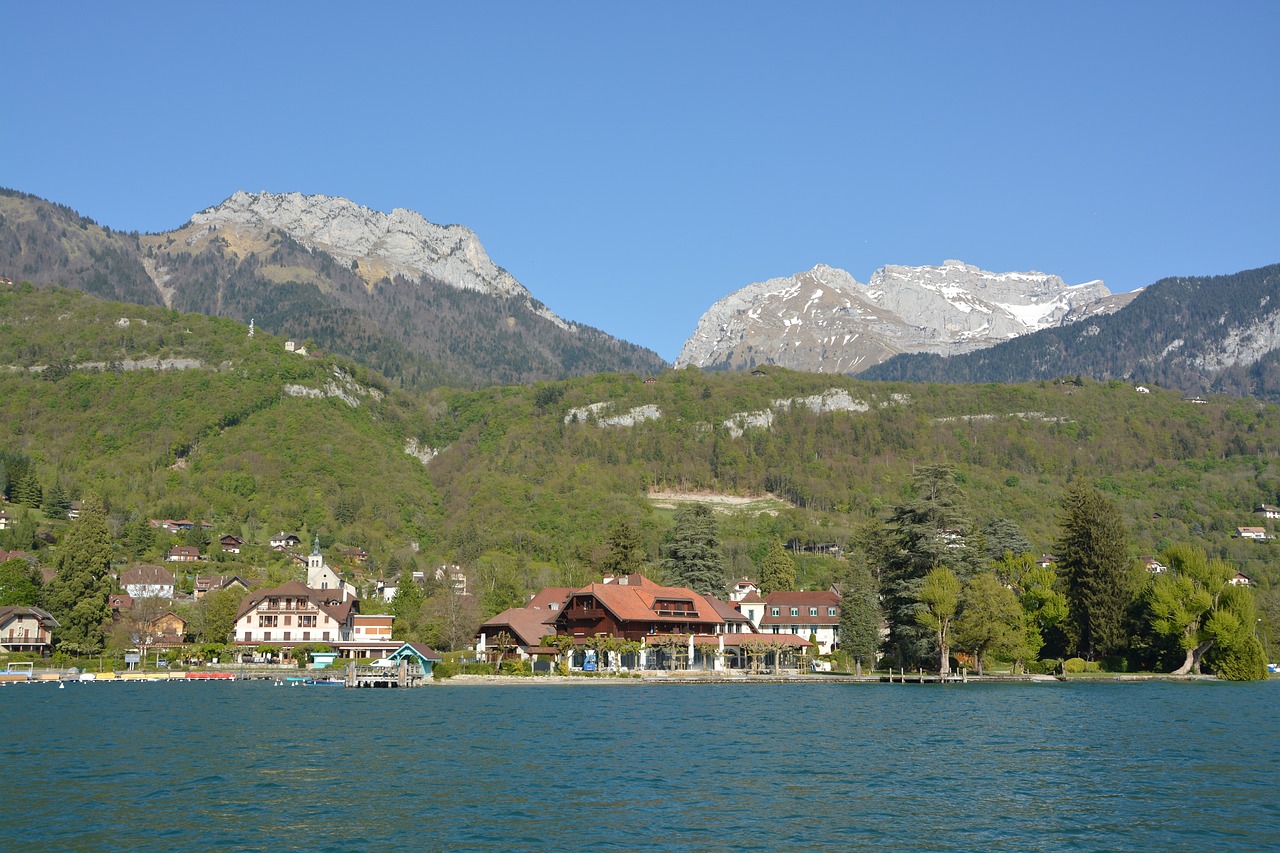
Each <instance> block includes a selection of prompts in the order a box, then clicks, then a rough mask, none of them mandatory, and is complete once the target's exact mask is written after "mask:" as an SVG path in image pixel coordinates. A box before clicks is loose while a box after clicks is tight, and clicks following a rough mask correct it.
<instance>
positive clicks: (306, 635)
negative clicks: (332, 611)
mask: <svg viewBox="0 0 1280 853" xmlns="http://www.w3.org/2000/svg"><path fill="white" fill-rule="evenodd" d="M310 639H311V632H310V631H303V632H302V642H304V643H305V642H307V641H308V640H310Z"/></svg>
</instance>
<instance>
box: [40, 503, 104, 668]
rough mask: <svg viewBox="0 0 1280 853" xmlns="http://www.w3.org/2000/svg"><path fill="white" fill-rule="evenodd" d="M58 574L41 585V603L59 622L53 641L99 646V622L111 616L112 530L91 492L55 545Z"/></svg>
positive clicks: (75, 647) (76, 647) (83, 648)
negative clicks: (42, 601)
mask: <svg viewBox="0 0 1280 853" xmlns="http://www.w3.org/2000/svg"><path fill="white" fill-rule="evenodd" d="M55 565H56V569H57V574H56V575H55V576H54V578H53V580H52V581H50V582H49V585H48V586H47V587H46V588H45V595H44V602H45V608H46V609H47V610H48V611H49V612H50V613H52V614H53V616H54V618H55V619H57V620H58V623H59V625H60V626H61V627H59V628H58V645H59V647H66V648H68V649H69V650H71V651H76V652H80V653H92V652H94V651H96V650H98V649H100V648H102V643H103V627H104V626H105V625H106V624H107V622H108V621H110V619H111V607H110V605H109V603H108V596H109V595H110V594H111V574H110V570H111V534H110V532H108V530H107V517H106V512H105V511H104V510H103V508H102V504H101V503H100V502H99V501H98V500H97V498H96V497H86V499H85V501H84V507H83V508H82V509H81V511H80V518H78V519H76V521H75V522H73V523H72V525H71V528H70V530H69V531H68V532H67V535H66V538H65V539H64V540H63V542H62V545H61V547H60V548H59V549H58V559H57V562H56V564H55Z"/></svg>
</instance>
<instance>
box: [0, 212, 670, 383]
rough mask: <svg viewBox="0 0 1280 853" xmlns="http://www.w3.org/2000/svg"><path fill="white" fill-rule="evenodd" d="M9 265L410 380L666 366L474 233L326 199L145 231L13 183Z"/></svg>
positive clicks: (2, 216) (5, 250)
mask: <svg viewBox="0 0 1280 853" xmlns="http://www.w3.org/2000/svg"><path fill="white" fill-rule="evenodd" d="M0 274H4V275H8V276H10V277H19V278H26V279H31V280H35V281H39V282H51V283H57V284H61V285H64V286H67V287H74V288H77V289H81V290H85V291H87V292H89V293H92V294H94V295H96V296H101V297H103V298H107V299H119V300H124V301H128V302H134V303H137V304H142V305H164V306H167V307H169V308H174V309H177V310H181V311H195V312H199V313H203V314H211V315H215V316H224V317H232V318H234V319H238V320H240V321H242V322H248V321H250V320H253V321H254V322H255V323H256V324H257V325H258V326H259V327H261V328H264V329H266V330H268V331H272V332H276V333H279V334H283V335H287V336H291V337H295V338H298V339H306V338H310V339H312V340H313V341H314V343H315V344H318V345H319V346H320V347H322V348H324V349H328V350H332V351H334V352H337V353H340V354H343V355H347V356H349V357H352V358H355V359H357V360H358V361H361V362H362V363H364V364H366V365H368V366H370V367H373V368H375V369H377V370H379V371H381V372H382V373H384V374H386V375H387V376H391V377H395V378H396V379H398V380H399V381H401V382H402V383H404V384H405V385H407V386H411V387H420V388H429V387H434V386H438V385H454V386H460V387H480V386H485V385H495V384H521V383H528V382H533V381H536V380H540V379H559V378H565V377H569V376H578V375H585V374H591V373H598V372H635V373H642V374H649V373H653V372H656V371H658V370H661V369H662V368H663V367H665V366H666V364H665V362H664V361H663V360H662V359H661V358H660V357H659V356H658V355H657V354H656V353H654V352H652V351H650V350H647V349H644V348H643V347H639V346H636V345H635V344H631V343H628V342H626V341H623V340H620V339H618V338H615V337H613V336H611V335H608V334H606V333H604V332H602V331H600V330H598V329H594V328H592V327H590V326H585V325H582V324H579V323H574V322H571V321H567V320H564V319H562V318H560V317H558V316H556V315H555V314H554V313H553V312H551V311H550V310H549V309H548V308H547V307H546V306H545V305H543V304H542V303H541V302H539V301H538V300H537V299H535V298H534V297H533V295H532V294H531V293H529V291H528V290H527V289H526V288H524V287H523V286H522V285H521V284H520V283H519V282H518V281H516V279H515V278H514V277H512V276H511V274H510V273H508V272H507V271H506V270H504V269H502V268H501V267H499V266H498V265H497V264H495V263H494V262H493V261H492V260H491V259H490V258H489V256H488V255H487V254H486V253H485V251H484V248H483V247H482V246H481V244H480V241H479V239H478V238H477V237H476V235H475V234H474V233H473V232H472V231H470V230H469V229H467V228H464V227H462V226H459V225H448V226H441V225H435V224H433V223H430V222H428V221H427V220H426V219H424V218H423V217H422V216H420V215H418V214H417V213H414V212H412V211H407V210H399V209H397V210H394V211H392V212H391V213H390V214H385V213H379V212H377V211H373V210H370V209H368V208H365V207H361V206H360V205H357V204H355V203H354V202H351V201H348V200H346V199H341V198H331V197H328V196H322V195H314V196H303V195H300V194H298V193H290V194H285V195H276V194H271V193H254V194H250V193H244V192H238V193H236V194H234V195H232V196H231V197H230V198H228V199H227V200H226V201H224V202H223V203H221V204H219V205H216V206H214V207H211V208H208V209H206V210H203V211H201V212H199V213H197V214H195V215H194V216H193V217H192V218H191V220H190V221H189V222H188V223H186V224H185V225H183V226H182V227H181V228H178V229H175V230H173V231H167V232H163V233H160V234H147V235H139V234H136V233H128V234H126V233H123V232H118V231H112V230H111V229H110V228H109V227H102V226H99V225H98V224H97V223H95V222H93V221H92V220H89V219H87V218H85V217H82V216H80V215H79V214H77V213H76V212H75V211H73V210H71V209H70V208H67V207H65V206H62V205H57V204H53V203H51V202H48V201H45V200H43V199H39V198H36V197H35V196H30V195H27V194H25V193H19V192H14V191H11V190H8V191H0Z"/></svg>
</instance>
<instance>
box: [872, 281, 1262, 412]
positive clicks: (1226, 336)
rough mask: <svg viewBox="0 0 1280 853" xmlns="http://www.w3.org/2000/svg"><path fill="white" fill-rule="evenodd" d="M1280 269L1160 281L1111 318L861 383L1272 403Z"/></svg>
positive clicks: (909, 358)
mask: <svg viewBox="0 0 1280 853" xmlns="http://www.w3.org/2000/svg"><path fill="white" fill-rule="evenodd" d="M1278 310H1280V264H1273V265H1271V266H1267V267H1262V268H1260V269H1256V270H1246V271H1244V272H1239V273H1235V274H1234V275H1222V276H1213V277H1199V278H1168V279H1163V280H1161V281H1158V282H1156V283H1155V284H1153V285H1151V286H1150V287H1148V288H1146V289H1145V290H1143V292H1142V293H1140V294H1138V296H1137V297H1135V298H1134V300H1133V301H1132V302H1131V303H1129V304H1128V305H1126V306H1125V307H1124V308H1122V309H1121V310H1120V311H1118V312H1116V313H1115V314H1111V315H1107V316H1100V317H1092V318H1090V319H1088V320H1086V321H1083V322H1080V323H1076V324H1074V325H1070V326H1064V327H1061V328H1054V329H1044V330H1041V331H1039V332H1035V333H1034V334H1030V335H1024V336H1022V337H1018V338H1014V339H1012V340H1010V341H1007V342H1005V343H1002V344H999V345H997V346H994V347H991V348H989V349H984V350H978V351H976V352H971V353H966V354H964V355H955V356H950V357H946V358H944V357H942V356H937V355H899V356H895V357H894V358H892V359H890V360H888V361H886V362H884V363H883V364H879V365H876V366H875V367H873V368H871V369H870V370H867V371H865V372H864V373H863V374H862V378H864V379H869V380H910V381H914V382H1029V381H1034V380H1039V379H1053V378H1055V377H1060V376H1077V375H1080V376H1087V377H1091V378H1093V379H1099V380H1109V379H1124V380H1126V381H1131V382H1137V383H1142V384H1148V385H1161V386H1164V387H1166V388H1176V389H1180V390H1182V391H1185V392H1188V393H1196V394H1202V393H1216V394H1234V395H1239V396H1246V395H1247V396H1254V397H1258V398H1260V399H1265V400H1271V401H1277V400H1280V319H1278V317H1280V315H1278V314H1277V311H1278Z"/></svg>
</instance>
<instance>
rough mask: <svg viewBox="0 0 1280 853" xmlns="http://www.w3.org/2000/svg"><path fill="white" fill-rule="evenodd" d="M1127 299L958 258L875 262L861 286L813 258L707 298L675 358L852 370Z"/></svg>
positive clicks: (728, 365)
mask: <svg viewBox="0 0 1280 853" xmlns="http://www.w3.org/2000/svg"><path fill="white" fill-rule="evenodd" d="M1132 298H1133V295H1132V294H1119V295H1112V293H1111V291H1109V290H1107V288H1106V286H1105V285H1104V284H1103V283H1102V282H1101V281H1090V282H1085V283H1084V284H1078V285H1074V286H1070V285H1068V284H1066V282H1064V281H1063V280H1062V279H1061V278H1059V277H1058V276H1055V275H1046V274H1044V273H1039V272H1026V273H1020V272H1010V273H992V272H987V271H985V270H980V269H978V268H977V267H975V266H971V265H969V264H965V263H963V262H961V261H946V262H945V263H943V264H942V265H941V266H924V267H906V266H885V267H882V268H881V269H879V270H876V272H875V273H874V274H873V275H872V276H871V281H870V283H868V284H866V285H864V284H861V283H859V282H858V281H856V280H855V279H854V278H853V276H851V275H850V274H849V273H847V272H845V271H844V270H840V269H834V268H832V267H829V266H825V265H819V266H816V267H814V268H813V269H811V270H809V271H807V272H803V273H799V274H797V275H794V276H791V277H789V278H776V279H771V280H769V281H765V282H760V283H757V284H751V285H748V286H746V287H744V288H742V289H741V290H738V291H736V292H734V293H732V294H730V295H729V296H726V297H725V298H724V299H721V300H720V301H718V302H716V303H715V304H714V305H713V306H711V309H710V310H708V311H707V313H706V314H704V315H703V317H702V319H701V320H700V321H699V322H698V328H697V330H696V331H695V332H694V334H693V336H692V337H691V338H689V340H688V341H687V342H686V343H685V345H684V348H683V349H682V350H681V352H680V357H679V358H678V359H676V366H677V367H682V366H688V365H693V366H697V367H705V368H719V369H730V370H741V369H744V368H745V369H750V368H752V367H755V366H757V365H760V364H776V365H780V366H783V367H788V368H791V369H793V370H804V371H810V372H815V373H846V374H856V373H859V372H861V371H863V370H866V369H867V368H869V367H871V366H873V365H876V364H879V363H880V362H882V361H885V360H886V359H888V358H891V357H892V356H894V355H897V354H899V353H911V352H929V353H937V354H940V355H949V354H953V353H962V352H968V351H971V350H975V349H979V348H982V347H989V346H992V345H994V344H996V343H1000V342H1002V341H1006V340H1008V339H1010V338H1014V337H1017V336H1019V335H1025V334H1027V333H1029V332H1033V331H1036V330H1038V329H1044V328H1051V327H1054V326H1060V325H1065V324H1069V323H1072V322H1075V321H1076V320H1078V319H1080V318H1082V317H1085V316H1090V315H1095V314H1104V313H1109V312H1112V311H1117V310H1119V309H1120V308H1122V307H1124V305H1126V304H1127V303H1128V302H1129V301H1130V300H1131V299H1132Z"/></svg>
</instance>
